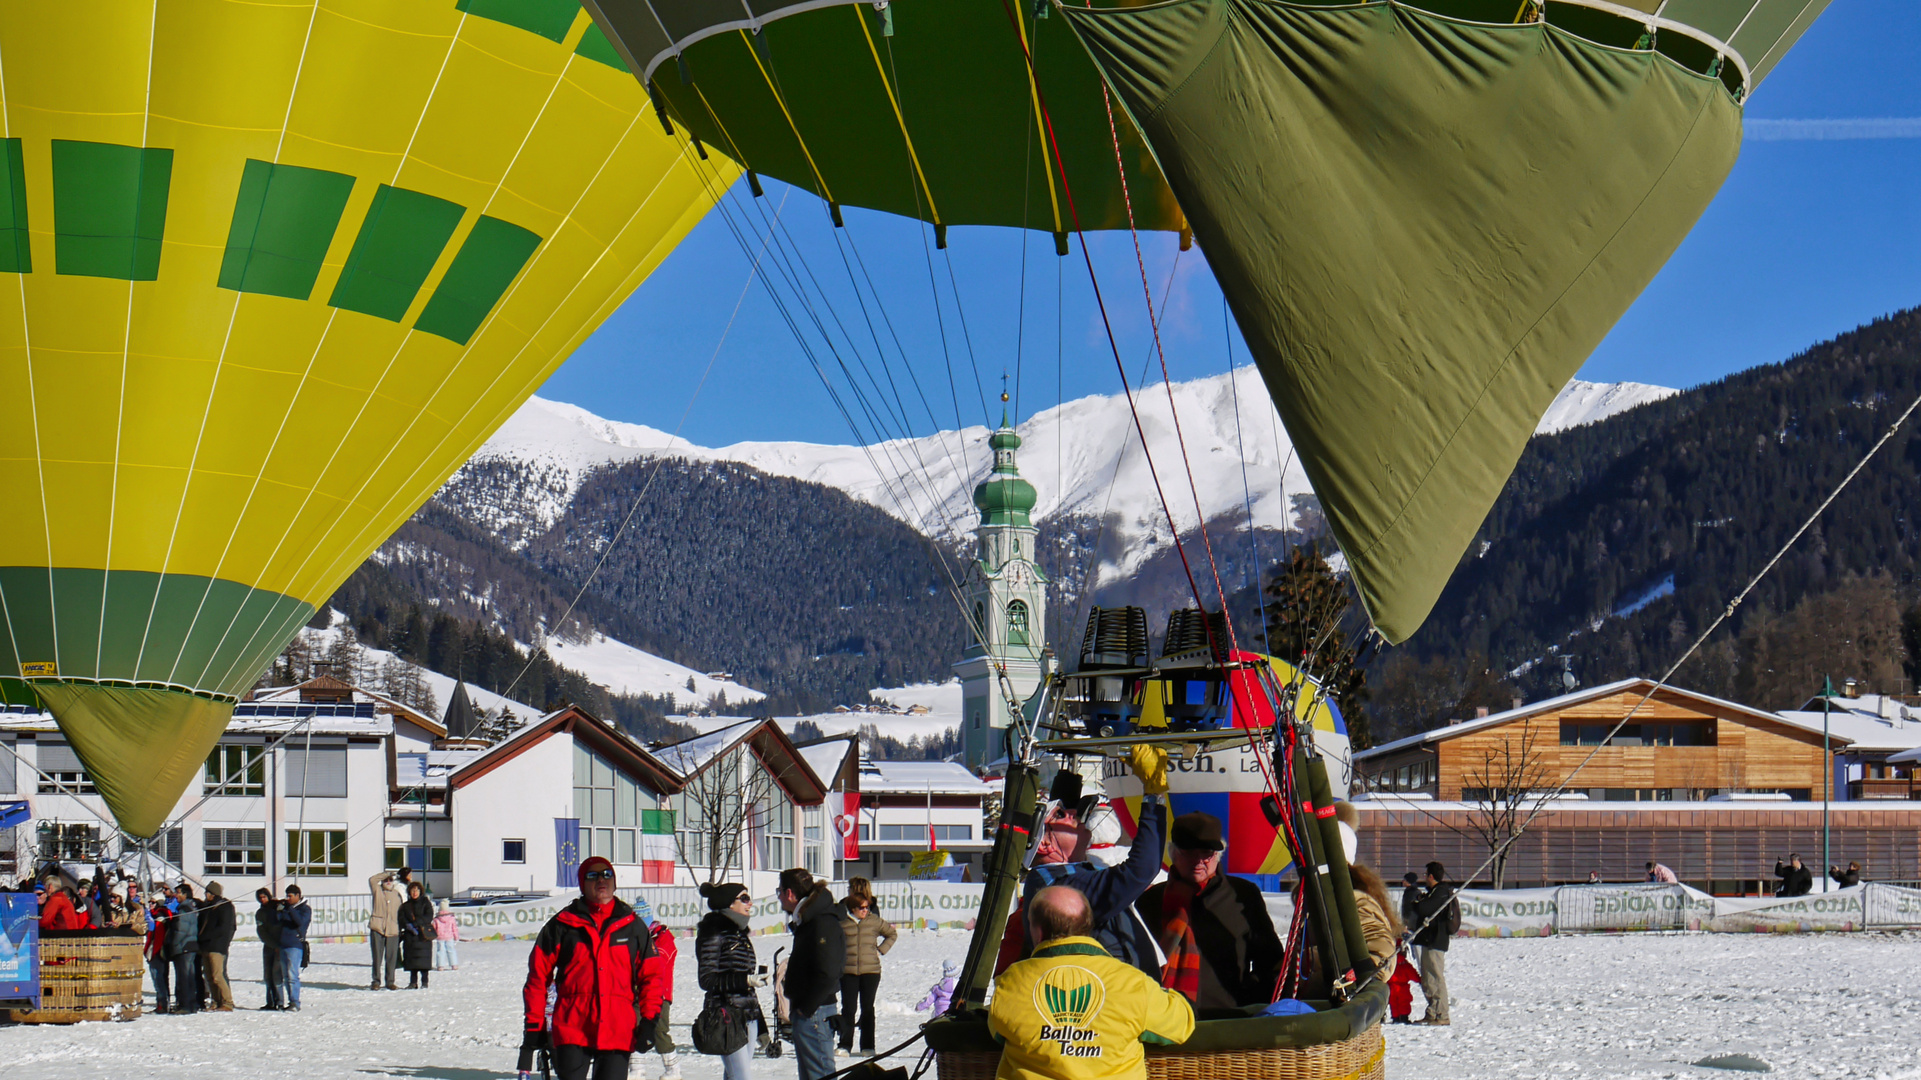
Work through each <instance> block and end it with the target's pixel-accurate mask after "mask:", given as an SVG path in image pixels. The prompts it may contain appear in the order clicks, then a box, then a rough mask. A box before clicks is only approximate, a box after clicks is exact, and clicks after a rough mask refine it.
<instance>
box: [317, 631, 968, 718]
mask: <svg viewBox="0 0 1921 1080" xmlns="http://www.w3.org/2000/svg"><path fill="white" fill-rule="evenodd" d="M346 621H347V617H346V616H345V615H342V614H341V613H340V612H338V611H336V612H334V623H333V625H332V626H331V627H329V628H327V629H325V630H316V629H314V628H313V627H311V626H307V627H302V628H301V630H300V640H301V641H302V642H303V643H305V644H306V646H307V647H308V648H309V649H311V650H313V652H314V654H315V655H316V656H326V655H328V654H329V653H330V651H331V650H333V649H334V648H335V647H336V646H337V645H338V643H339V641H340V636H341V627H342V626H343V625H344V624H345V623H346ZM520 649H521V651H522V652H523V653H524V652H525V651H526V649H527V646H526V645H524V644H522V645H520ZM547 649H548V652H549V653H550V654H551V655H552V657H553V659H554V662H555V663H557V664H559V665H560V666H561V667H564V668H567V669H568V670H570V671H576V672H579V673H580V674H582V675H584V676H586V677H587V679H588V681H589V682H593V683H596V684H598V685H600V686H603V687H606V688H607V689H608V690H609V691H611V692H613V693H616V694H652V695H654V696H656V697H658V696H661V695H664V694H672V695H673V696H674V698H675V699H676V700H678V701H681V702H705V701H706V700H707V699H708V698H711V697H712V696H713V695H714V694H715V693H716V692H720V691H724V692H725V693H726V694H727V700H728V701H730V702H733V703H735V704H742V703H745V702H750V701H759V700H760V699H761V698H763V697H766V696H767V695H765V694H763V693H761V692H760V691H759V690H755V689H753V688H752V687H748V686H742V685H741V684H739V683H736V682H721V681H719V680H717V679H710V678H708V677H707V675H706V673H705V672H700V671H695V670H694V669H693V668H690V667H685V666H683V665H680V664H676V663H674V662H673V661H672V660H668V659H666V658H665V657H660V656H655V655H654V654H653V653H650V652H646V651H643V650H641V649H637V648H635V647H633V646H632V645H629V644H627V643H626V642H624V641H619V640H616V639H614V638H610V637H608V636H607V635H605V634H600V633H596V634H595V635H594V636H593V639H592V640H590V641H583V642H569V641H563V640H561V639H560V638H550V639H549V640H548V642H547ZM360 650H361V653H362V662H363V663H364V664H365V666H366V668H367V671H366V673H365V674H364V676H363V677H362V679H361V681H362V683H363V684H364V685H365V686H367V687H368V688H369V689H375V690H378V689H379V688H380V686H381V685H382V683H381V678H380V676H379V674H378V672H380V671H381V670H383V669H385V668H386V667H387V666H389V665H399V666H401V667H405V668H413V669H414V670H415V671H417V672H419V674H420V677H421V678H422V679H424V680H426V683H427V686H428V687H429V688H430V689H432V690H433V692H434V706H435V709H436V710H437V711H436V713H435V715H436V716H438V715H439V710H445V709H446V708H447V702H449V701H450V700H452V699H453V695H454V680H453V679H451V678H449V677H448V676H446V675H442V674H441V673H440V672H438V671H430V670H428V669H427V668H424V667H419V666H417V665H414V664H410V663H408V662H407V661H405V660H402V659H400V658H399V657H398V656H395V655H394V654H393V653H390V652H388V651H386V650H385V649H376V648H372V647H371V646H367V645H362V646H360ZM689 679H692V680H693V682H694V691H693V693H691V694H690V693H688V692H687V680H689ZM957 685H958V684H957ZM467 693H468V694H469V695H470V696H471V697H472V699H473V703H474V707H475V708H478V709H481V710H483V711H486V712H498V711H499V710H500V709H502V708H506V709H508V710H510V711H512V712H513V713H514V714H515V715H517V716H519V717H521V718H522V719H523V720H526V719H532V718H533V717H536V716H538V715H539V711H538V710H536V709H534V708H533V707H532V706H529V705H523V704H521V703H520V702H518V701H512V700H510V699H508V698H504V697H502V696H500V695H499V694H496V693H493V692H491V691H489V690H486V689H483V688H482V687H481V686H480V685H479V684H477V683H471V682H470V683H468V684H467ZM955 712H956V715H958V714H959V710H958V708H956V710H955ZM955 723H958V721H955ZM950 726H952V725H950Z"/></svg>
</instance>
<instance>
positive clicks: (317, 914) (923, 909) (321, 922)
mask: <svg viewBox="0 0 1921 1080" xmlns="http://www.w3.org/2000/svg"><path fill="white" fill-rule="evenodd" d="M833 887H834V892H835V894H836V895H840V894H841V893H842V892H843V887H842V886H839V885H838V884H837V883H836V884H834V885H833ZM982 889H983V887H982V886H980V885H961V884H952V883H948V882H935V881H876V882H874V899H875V901H876V902H877V903H878V905H879V908H880V914H881V915H882V916H883V917H884V918H886V919H887V920H888V921H889V922H891V923H893V924H894V925H895V926H898V927H901V928H903V929H919V930H926V929H941V930H971V929H973V926H974V919H975V917H976V916H977V915H979V913H980V906H981V898H982ZM1389 892H1390V894H1391V899H1393V901H1394V902H1395V903H1396V904H1398V903H1399V902H1400V890H1399V889H1392V890H1389ZM620 896H621V898H622V899H624V900H626V901H627V902H629V903H632V902H633V901H634V900H635V899H636V898H637V897H638V898H644V899H645V900H646V901H647V903H648V904H649V905H650V906H651V907H652V908H653V912H654V917H655V918H656V919H659V920H660V921H662V922H664V923H666V924H667V925H668V926H671V927H674V928H675V929H691V928H692V927H693V926H694V925H695V924H696V923H698V922H699V921H700V919H701V916H703V915H705V914H706V913H707V902H706V901H705V900H703V899H701V897H700V893H699V892H698V891H697V890H695V889H693V888H691V887H685V886H673V887H669V886H662V887H659V888H646V889H621V890H620ZM1460 896H1461V933H1462V935H1463V936H1467V937H1540V936H1542V935H1546V934H1570V933H1576V934H1579V933H1607V934H1615V933H1629V932H1634V931H1654V930H1666V931H1684V930H1692V931H1707V932H1714V933H1802V932H1811V931H1846V930H1899V929H1904V928H1910V927H1921V889H1904V888H1901V887H1899V886H1895V885H1881V884H1876V883H1872V882H1871V883H1868V884H1865V885H1856V886H1853V887H1852V888H1847V889H1837V890H1835V891H1833V892H1826V893H1811V894H1809V895H1807V896H1796V897H1775V896H1761V897H1740V896H1732V897H1731V896H1710V895H1708V894H1707V893H1704V892H1701V891H1700V890H1698V889H1691V888H1688V887H1687V886H1686V885H1564V886H1561V887H1559V888H1554V889H1502V890H1491V889H1489V890H1482V889H1469V890H1463V891H1462V892H1461V894H1460ZM573 899H574V894H573V893H571V892H568V893H559V894H557V895H554V896H551V897H547V898H545V899H541V900H531V901H526V902H523V903H518V904H489V905H483V906H474V907H457V908H453V909H452V911H453V914H454V919H455V921H457V922H458V923H459V924H460V938H461V940H462V941H476V940H479V941H484V940H491V939H500V938H531V937H533V936H535V935H536V934H538V933H540V928H541V927H542V926H544V925H546V923H547V920H548V919H551V918H553V917H554V915H556V914H558V913H559V911H560V909H561V908H564V907H566V906H567V905H568V904H570V903H572V902H573ZM1266 899H1267V908H1268V911H1269V913H1270V914H1271V915H1272V916H1273V918H1274V922H1275V925H1277V926H1285V925H1287V922H1288V920H1289V919H1290V918H1291V917H1292V915H1293V902H1292V900H1291V899H1290V898H1289V897H1288V896H1287V894H1285V893H1268V894H1266ZM307 903H308V906H309V907H311V908H312V909H313V925H312V927H311V928H310V929H309V930H308V932H307V933H308V937H309V938H310V939H312V940H317V941H360V940H364V939H365V938H366V935H367V917H368V903H369V897H368V896H367V895H366V894H365V893H360V894H355V895H350V896H310V897H308V898H307ZM749 919H750V925H751V926H752V927H753V929H754V930H755V931H756V932H757V933H762V934H771V933H781V932H784V930H785V917H784V916H783V915H782V913H781V910H780V906H779V905H778V904H777V903H776V902H775V901H774V899H773V898H772V897H771V896H765V897H757V898H756V899H755V901H754V910H753V913H752V915H751V916H749Z"/></svg>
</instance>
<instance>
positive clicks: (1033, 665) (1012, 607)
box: [954, 394, 1047, 771]
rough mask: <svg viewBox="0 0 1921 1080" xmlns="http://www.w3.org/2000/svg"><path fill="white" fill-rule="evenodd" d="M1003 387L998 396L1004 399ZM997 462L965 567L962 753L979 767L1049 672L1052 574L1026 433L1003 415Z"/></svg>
mask: <svg viewBox="0 0 1921 1080" xmlns="http://www.w3.org/2000/svg"><path fill="white" fill-rule="evenodd" d="M1006 397H1007V396H1006V395H1005V394H1002V395H1001V399H1002V400H1003V401H1005V400H1006ZM987 442H988V445H989V446H991V447H992V448H993V450H994V469H993V471H992V472H991V473H989V474H988V476H987V479H986V480H983V481H981V483H980V486H978V487H976V488H975V489H974V506H975V507H976V508H977V509H978V510H980V514H981V520H980V525H979V527H977V528H976V529H975V530H974V535H975V537H976V538H977V543H978V550H977V552H976V554H975V559H974V563H973V565H972V566H970V567H969V568H968V571H967V607H968V611H969V613H970V615H971V622H970V624H969V627H968V639H969V642H970V644H969V645H968V647H967V651H966V652H965V653H964V654H963V657H962V659H961V661H960V663H957V664H955V665H954V673H955V674H956V675H958V676H960V680H961V688H962V691H961V692H962V699H961V700H962V704H961V758H962V760H963V761H965V762H966V763H967V766H968V767H969V768H971V769H974V770H976V771H978V770H979V769H980V768H981V767H982V766H984V765H986V764H987V763H988V762H991V761H993V760H995V759H996V758H999V757H1002V756H1004V755H1005V753H1006V738H1007V730H1008V728H1009V726H1010V725H1011V724H1012V723H1013V721H1014V719H1015V717H1016V715H1017V714H1018V713H1019V706H1020V704H1021V703H1024V702H1026V701H1027V699H1028V698H1029V697H1030V696H1032V695H1033V693H1034V691H1035V689H1036V688H1037V687H1039V686H1040V683H1041V678H1042V676H1043V675H1044V674H1045V668H1044V666H1043V665H1044V664H1045V662H1046V661H1045V657H1044V655H1043V654H1044V652H1045V650H1046V646H1047V640H1046V634H1047V575H1046V574H1045V573H1043V572H1042V571H1041V568H1040V564H1039V563H1038V562H1036V561H1035V556H1036V554H1037V552H1036V551H1035V546H1034V545H1035V543H1036V541H1037V537H1038V535H1039V531H1038V530H1037V529H1035V528H1034V524H1033V521H1032V520H1031V518H1030V517H1029V515H1030V513H1031V512H1032V511H1033V509H1034V502H1035V498H1036V495H1035V492H1034V485H1033V484H1030V483H1028V482H1027V481H1026V480H1023V479H1021V475H1020V468H1019V466H1018V465H1016V463H1015V461H1014V452H1015V451H1016V450H1018V449H1020V445H1021V437H1020V436H1019V435H1017V434H1015V433H1014V429H1013V427H1012V426H1010V425H1009V424H1008V422H1007V417H1006V415H1005V414H1003V415H1002V416H1001V426H1000V429H999V430H997V431H995V432H994V433H993V434H992V435H990V436H988V439H987Z"/></svg>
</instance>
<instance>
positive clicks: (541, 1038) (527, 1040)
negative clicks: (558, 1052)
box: [520, 1027, 554, 1050]
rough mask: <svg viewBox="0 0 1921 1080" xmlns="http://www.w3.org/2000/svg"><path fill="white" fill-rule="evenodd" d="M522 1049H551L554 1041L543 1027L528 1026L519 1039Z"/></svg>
mask: <svg viewBox="0 0 1921 1080" xmlns="http://www.w3.org/2000/svg"><path fill="white" fill-rule="evenodd" d="M520 1048H521V1049H522V1050H552V1049H553V1048H554V1042H553V1039H552V1038H551V1037H549V1036H548V1034H547V1029H546V1028H544V1027H538V1028H536V1027H530V1028H528V1029H527V1033H526V1035H524V1036H523V1037H522V1038H521V1040H520Z"/></svg>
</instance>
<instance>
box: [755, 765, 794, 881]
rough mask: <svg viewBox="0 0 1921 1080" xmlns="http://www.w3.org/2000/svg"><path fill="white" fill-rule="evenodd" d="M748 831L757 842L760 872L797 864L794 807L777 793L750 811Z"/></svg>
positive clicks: (782, 868) (770, 785) (783, 868)
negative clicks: (750, 817) (751, 813)
mask: <svg viewBox="0 0 1921 1080" xmlns="http://www.w3.org/2000/svg"><path fill="white" fill-rule="evenodd" d="M755 768H759V766H758V765H756V766H755ZM768 786H769V787H772V786H773V785H772V784H769V785H768ZM748 828H749V830H750V831H751V832H753V833H754V834H755V839H756V840H757V841H758V844H757V846H758V847H759V851H758V853H757V854H758V855H759V856H760V868H761V869H763V870H785V869H787V868H788V867H790V866H797V865H799V862H798V856H799V854H800V853H799V851H798V850H797V849H796V845H795V843H794V804H793V803H791V802H788V801H787V800H786V799H785V798H783V797H782V796H781V795H780V794H778V792H776V793H775V794H774V795H772V796H770V797H769V799H768V801H766V802H763V803H761V804H760V805H759V806H757V807H755V808H754V816H753V818H752V819H751V821H750V822H749V825H748Z"/></svg>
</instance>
